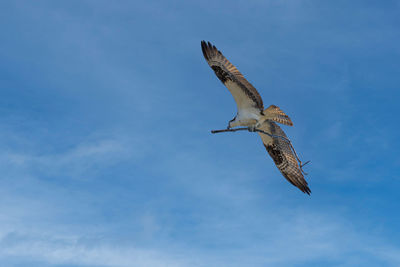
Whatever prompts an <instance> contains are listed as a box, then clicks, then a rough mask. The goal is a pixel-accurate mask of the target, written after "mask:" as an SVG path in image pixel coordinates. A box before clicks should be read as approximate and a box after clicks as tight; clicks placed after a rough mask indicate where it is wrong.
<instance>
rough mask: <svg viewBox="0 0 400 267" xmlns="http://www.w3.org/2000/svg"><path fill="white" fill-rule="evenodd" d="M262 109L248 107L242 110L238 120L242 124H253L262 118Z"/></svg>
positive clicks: (237, 117)
mask: <svg viewBox="0 0 400 267" xmlns="http://www.w3.org/2000/svg"><path fill="white" fill-rule="evenodd" d="M260 117H261V115H260V110H258V109H246V110H240V111H239V112H238V114H237V116H236V120H237V121H238V123H239V124H240V125H242V126H251V125H254V124H256V123H257V122H258V120H259V119H260Z"/></svg>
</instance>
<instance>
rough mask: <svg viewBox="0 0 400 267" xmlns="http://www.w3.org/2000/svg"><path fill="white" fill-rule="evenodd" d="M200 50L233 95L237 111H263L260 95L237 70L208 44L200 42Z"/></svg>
mask: <svg viewBox="0 0 400 267" xmlns="http://www.w3.org/2000/svg"><path fill="white" fill-rule="evenodd" d="M201 49H202V50H203V55H204V58H205V59H206V60H207V62H208V65H210V67H211V68H212V69H213V70H214V72H215V74H216V75H217V77H218V78H219V79H220V80H221V82H222V83H223V84H224V85H225V86H226V87H227V88H228V89H229V91H230V92H231V94H232V95H233V98H234V99H235V102H236V105H237V107H238V109H248V108H258V109H260V110H261V111H263V109H264V108H263V102H262V99H261V96H260V94H259V93H258V92H257V90H256V88H254V87H253V86H252V85H251V83H249V82H248V81H247V80H246V79H245V78H244V76H243V75H242V74H241V73H240V72H239V71H238V69H237V68H236V67H235V66H234V65H232V63H230V62H229V60H227V59H226V57H224V55H222V53H221V52H220V51H219V50H218V49H217V48H216V47H215V46H214V45H212V44H211V43H210V42H208V43H206V42H205V41H201Z"/></svg>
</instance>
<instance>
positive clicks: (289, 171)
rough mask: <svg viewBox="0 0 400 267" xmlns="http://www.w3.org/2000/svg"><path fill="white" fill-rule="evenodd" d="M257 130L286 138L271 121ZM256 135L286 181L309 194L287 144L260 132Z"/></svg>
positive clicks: (297, 164)
mask: <svg viewBox="0 0 400 267" xmlns="http://www.w3.org/2000/svg"><path fill="white" fill-rule="evenodd" d="M259 129H260V130H262V131H265V132H267V133H270V134H273V135H278V136H282V137H285V138H287V136H286V134H285V132H284V131H283V130H282V129H281V127H279V126H278V125H277V124H276V123H275V122H273V121H269V120H267V121H265V122H264V123H263V124H262V125H261V126H260V127H259ZM258 134H259V135H260V137H261V140H262V142H263V144H264V147H265V149H266V150H267V151H268V154H269V155H270V156H271V158H272V159H273V161H274V163H275V165H276V167H278V169H279V171H280V172H281V173H282V175H283V176H284V177H285V178H286V180H288V181H289V182H290V183H291V184H292V185H294V186H296V187H298V188H299V189H300V190H301V191H302V192H303V193H307V194H310V193H311V190H310V188H309V187H308V184H307V182H306V180H305V179H304V176H303V173H302V172H301V169H300V167H299V163H298V162H297V159H296V157H295V155H294V153H293V151H292V149H291V147H290V145H289V143H288V142H287V141H285V140H283V139H281V138H272V137H270V136H268V135H266V134H263V133H260V132H259V133H258Z"/></svg>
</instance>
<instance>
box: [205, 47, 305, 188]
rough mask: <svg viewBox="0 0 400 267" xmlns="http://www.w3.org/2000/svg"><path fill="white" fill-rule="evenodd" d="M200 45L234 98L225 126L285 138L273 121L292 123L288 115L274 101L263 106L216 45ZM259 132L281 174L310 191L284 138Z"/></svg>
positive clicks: (255, 93)
mask: <svg viewBox="0 0 400 267" xmlns="http://www.w3.org/2000/svg"><path fill="white" fill-rule="evenodd" d="M201 48H202V51H203V55H204V58H205V59H206V60H207V63H208V64H209V65H210V67H211V68H212V69H213V70H214V72H215V74H216V76H217V77H218V79H220V81H221V82H222V83H223V84H224V85H225V86H226V87H227V88H228V90H229V91H230V92H231V94H232V96H233V98H234V99H235V102H236V105H237V113H236V116H235V117H234V118H233V119H232V120H231V121H229V124H228V128H232V127H237V126H245V127H249V128H250V129H258V130H262V131H264V132H266V133H268V134H271V135H272V136H280V137H283V138H286V135H285V133H284V132H283V130H282V129H281V128H280V127H279V126H278V125H277V124H276V123H275V122H278V123H282V124H285V125H289V126H292V125H293V123H292V121H291V120H290V118H289V116H287V115H286V114H285V113H284V112H283V111H282V110H281V109H280V108H279V107H277V106H275V105H271V106H269V107H268V108H267V109H265V110H264V105H263V101H262V98H261V96H260V95H259V93H258V92H257V90H256V89H255V88H254V87H253V86H252V85H251V84H250V83H249V82H248V81H247V80H246V79H245V78H244V76H243V75H242V74H241V73H240V72H239V71H238V69H237V68H236V67H235V66H234V65H232V64H231V63H230V62H229V61H228V60H227V59H226V58H225V57H224V56H223V55H222V53H221V52H220V51H219V50H218V49H217V48H216V47H215V46H213V45H212V44H211V43H210V42H208V43H206V42H205V41H202V42H201ZM259 134H260V137H261V139H262V141H263V144H264V146H265V148H266V150H267V151H268V154H269V155H270V156H271V158H272V159H273V161H274V163H275V165H276V166H277V167H278V169H279V170H280V172H281V173H282V175H283V176H284V177H285V178H286V179H287V180H288V181H289V182H290V183H291V184H293V185H294V186H296V187H298V188H299V189H300V190H301V191H302V192H304V193H307V194H310V193H311V190H310V189H309V188H308V185H307V182H306V180H305V179H304V176H303V174H302V172H301V168H300V166H299V163H298V162H297V160H296V157H295V155H294V154H293V151H292V149H291V146H290V144H289V143H288V142H287V141H285V140H284V139H283V138H276V137H271V136H269V135H266V134H264V133H259Z"/></svg>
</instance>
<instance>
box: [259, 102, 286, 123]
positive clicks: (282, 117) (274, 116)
mask: <svg viewBox="0 0 400 267" xmlns="http://www.w3.org/2000/svg"><path fill="white" fill-rule="evenodd" d="M263 113H264V116H265V119H266V120H271V121H275V122H278V123H281V124H285V125H289V126H293V122H292V120H291V119H290V118H289V116H288V115H286V114H285V112H283V111H282V110H281V109H280V108H279V107H277V106H275V105H271V106H269V107H268V108H267V109H265V110H264V112H263Z"/></svg>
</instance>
